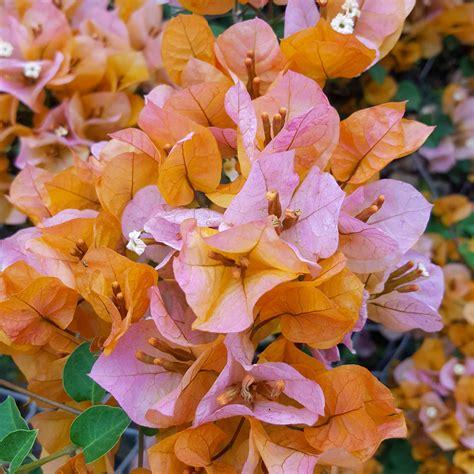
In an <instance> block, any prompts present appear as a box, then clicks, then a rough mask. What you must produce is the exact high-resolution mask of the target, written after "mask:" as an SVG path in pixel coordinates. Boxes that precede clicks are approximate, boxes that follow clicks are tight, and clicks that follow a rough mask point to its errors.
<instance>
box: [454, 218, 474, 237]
mask: <svg viewBox="0 0 474 474" xmlns="http://www.w3.org/2000/svg"><path fill="white" fill-rule="evenodd" d="M456 234H457V235H460V236H463V237H474V213H472V214H471V215H470V216H469V217H468V218H467V219H464V220H462V221H461V222H458V223H457V224H456Z"/></svg>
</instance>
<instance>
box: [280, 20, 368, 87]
mask: <svg viewBox="0 0 474 474" xmlns="http://www.w3.org/2000/svg"><path fill="white" fill-rule="evenodd" d="M281 50H282V51H283V54H284V55H285V56H286V57H287V59H288V63H289V68H290V69H293V70H294V71H297V72H300V73H302V74H304V75H306V76H308V77H311V78H312V79H314V80H315V81H317V82H318V83H319V84H320V85H321V86H324V84H325V82H326V80H327V79H333V78H336V77H347V78H351V77H355V76H358V75H359V74H360V73H361V72H363V71H364V70H365V69H366V68H367V67H369V66H370V64H371V63H372V61H373V60H374V59H375V51H374V50H371V49H369V48H367V46H365V45H364V44H362V43H361V42H360V41H359V40H358V39H357V38H356V37H355V35H343V34H340V33H337V32H336V31H334V30H333V29H332V28H331V26H330V25H329V23H328V22H327V21H325V20H324V19H321V20H320V21H319V22H318V24H317V25H316V26H315V27H312V28H306V29H305V30H301V31H299V32H298V33H295V34H294V35H291V36H289V37H288V38H285V39H284V40H283V41H282V42H281Z"/></svg>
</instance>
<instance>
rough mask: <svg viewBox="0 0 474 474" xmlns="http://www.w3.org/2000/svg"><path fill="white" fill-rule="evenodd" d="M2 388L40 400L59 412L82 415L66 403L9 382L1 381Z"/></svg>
mask: <svg viewBox="0 0 474 474" xmlns="http://www.w3.org/2000/svg"><path fill="white" fill-rule="evenodd" d="M0 386H3V387H6V388H9V389H10V390H13V391H15V392H19V393H23V394H24V395H28V396H29V397H31V398H34V399H36V400H39V401H40V402H43V403H46V404H47V405H50V406H52V407H55V408H58V409H59V410H63V411H67V412H69V413H72V414H74V415H80V414H81V413H82V411H81V410H77V409H76V408H73V407H70V406H69V405H65V404H64V403H59V402H55V401H54V400H50V399H49V398H46V397H43V396H41V395H38V394H36V393H33V392H30V391H29V390H27V389H26V388H23V387H20V386H19V385H16V384H14V383H12V382H8V381H7V380H4V379H0Z"/></svg>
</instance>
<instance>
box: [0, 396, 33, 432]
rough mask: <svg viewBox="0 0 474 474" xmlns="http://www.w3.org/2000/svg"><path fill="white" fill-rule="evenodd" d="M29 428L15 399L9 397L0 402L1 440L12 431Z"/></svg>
mask: <svg viewBox="0 0 474 474" xmlns="http://www.w3.org/2000/svg"><path fill="white" fill-rule="evenodd" d="M27 429H28V425H27V424H26V421H25V420H23V418H22V417H21V414H20V410H18V407H17V406H16V403H15V400H14V399H13V398H12V397H7V399H6V400H5V401H4V402H3V403H0V440H2V439H3V438H4V437H5V436H7V435H8V434H9V433H11V432H12V431H16V430H27Z"/></svg>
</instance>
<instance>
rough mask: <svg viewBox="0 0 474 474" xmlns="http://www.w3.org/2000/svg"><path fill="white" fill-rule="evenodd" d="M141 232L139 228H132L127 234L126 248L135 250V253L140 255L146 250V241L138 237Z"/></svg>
mask: <svg viewBox="0 0 474 474" xmlns="http://www.w3.org/2000/svg"><path fill="white" fill-rule="evenodd" d="M141 235H142V232H141V231H140V230H133V231H132V232H130V233H129V234H128V238H129V241H128V244H127V248H128V250H131V251H132V252H135V253H136V254H137V255H142V254H143V252H145V250H146V243H145V242H144V241H143V240H142V239H141V238H140V236H141Z"/></svg>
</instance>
